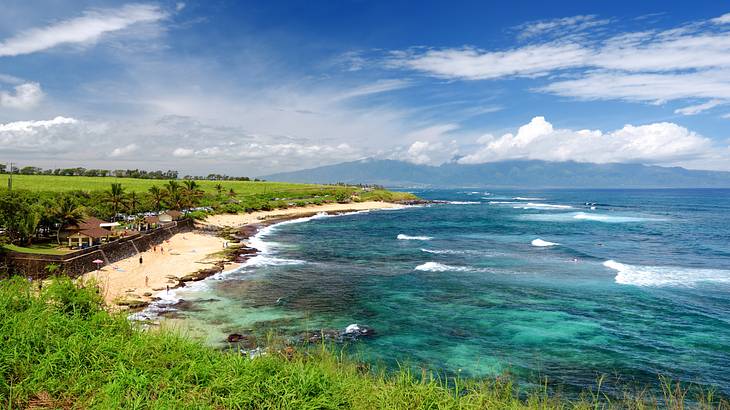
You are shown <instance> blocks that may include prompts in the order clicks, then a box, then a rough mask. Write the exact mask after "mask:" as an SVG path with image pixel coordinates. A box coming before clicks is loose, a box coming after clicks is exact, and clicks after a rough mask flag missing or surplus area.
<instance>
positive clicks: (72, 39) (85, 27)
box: [0, 4, 167, 57]
mask: <svg viewBox="0 0 730 410" xmlns="http://www.w3.org/2000/svg"><path fill="white" fill-rule="evenodd" d="M166 16H167V14H166V13H165V12H164V11H163V10H162V9H160V7H158V6H154V5H145V4H128V5H125V6H122V7H120V8H114V9H97V10H90V11H86V12H85V13H84V14H83V15H82V16H81V17H76V18H72V19H69V20H63V21H60V22H57V23H55V24H51V25H48V26H45V27H37V28H32V29H28V30H25V31H22V32H20V33H18V34H16V35H15V36H12V37H10V38H7V39H5V40H3V41H0V57H3V56H17V55H22V54H30V53H35V52H38V51H43V50H47V49H50V48H53V47H56V46H59V45H63V44H89V43H94V42H96V41H98V40H99V39H100V38H101V37H102V36H103V35H104V34H107V33H111V32H115V31H119V30H123V29H126V28H128V27H130V26H132V25H134V24H137V23H150V22H155V21H158V20H161V19H164V18H165V17H166Z"/></svg>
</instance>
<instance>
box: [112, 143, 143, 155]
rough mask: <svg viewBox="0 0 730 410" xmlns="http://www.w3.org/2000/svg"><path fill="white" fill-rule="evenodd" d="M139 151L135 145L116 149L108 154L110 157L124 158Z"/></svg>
mask: <svg viewBox="0 0 730 410" xmlns="http://www.w3.org/2000/svg"><path fill="white" fill-rule="evenodd" d="M137 151H139V145H137V144H134V143H132V144H128V145H125V146H123V147H117V148H114V149H113V150H112V152H111V153H110V154H109V156H110V157H124V156H127V155H129V154H132V153H134V152H137Z"/></svg>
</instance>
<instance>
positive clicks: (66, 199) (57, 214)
mask: <svg viewBox="0 0 730 410" xmlns="http://www.w3.org/2000/svg"><path fill="white" fill-rule="evenodd" d="M52 214H53V217H54V218H55V219H56V222H57V223H58V230H57V231H56V242H58V243H59V244H60V243H61V229H63V227H64V226H66V225H78V224H79V223H81V221H82V220H83V219H84V211H83V208H81V207H79V206H78V205H77V204H76V201H74V200H73V198H72V197H70V196H62V197H61V198H60V199H59V200H58V203H57V204H56V206H55V207H54V208H53V210H52Z"/></svg>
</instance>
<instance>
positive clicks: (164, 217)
mask: <svg viewBox="0 0 730 410" xmlns="http://www.w3.org/2000/svg"><path fill="white" fill-rule="evenodd" d="M182 216H183V213H182V212H180V211H165V212H163V213H161V214H160V215H159V216H158V219H159V220H160V223H162V224H167V223H170V222H172V221H177V220H179V219H180V218H182Z"/></svg>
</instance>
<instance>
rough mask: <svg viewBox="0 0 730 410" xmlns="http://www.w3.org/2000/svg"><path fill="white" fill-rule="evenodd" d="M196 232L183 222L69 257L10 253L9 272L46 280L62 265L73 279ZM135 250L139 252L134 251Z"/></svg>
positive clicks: (74, 253) (8, 260)
mask: <svg viewBox="0 0 730 410" xmlns="http://www.w3.org/2000/svg"><path fill="white" fill-rule="evenodd" d="M192 230H193V221H191V220H184V221H179V222H177V223H176V224H175V225H174V226H171V227H165V228H158V229H155V230H154V231H151V232H148V233H142V234H140V235H135V236H132V237H129V238H124V239H120V240H117V241H114V242H112V243H107V244H104V245H98V246H94V247H92V248H88V249H83V250H80V251H77V252H73V253H69V254H66V255H34V254H27V253H15V252H11V253H8V254H6V260H7V264H8V268H9V270H10V273H11V274H16V275H21V276H25V277H31V278H33V279H43V278H46V277H47V276H49V275H48V272H47V271H46V266H47V265H49V264H52V263H55V264H57V265H60V267H61V271H62V272H63V273H64V274H66V275H68V276H70V277H73V278H76V277H79V276H81V275H83V274H84V273H87V272H91V271H93V270H94V269H96V264H94V263H93V261H94V260H96V259H100V260H103V261H105V263H106V262H108V263H114V262H118V261H120V260H122V259H126V258H129V257H132V256H135V255H136V254H137V250H139V251H140V252H144V251H146V250H148V249H150V248H151V247H153V246H155V245H159V244H161V243H163V242H164V241H165V240H167V239H170V238H171V237H172V236H173V235H175V234H178V233H183V232H190V231H192ZM135 247H136V248H135Z"/></svg>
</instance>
